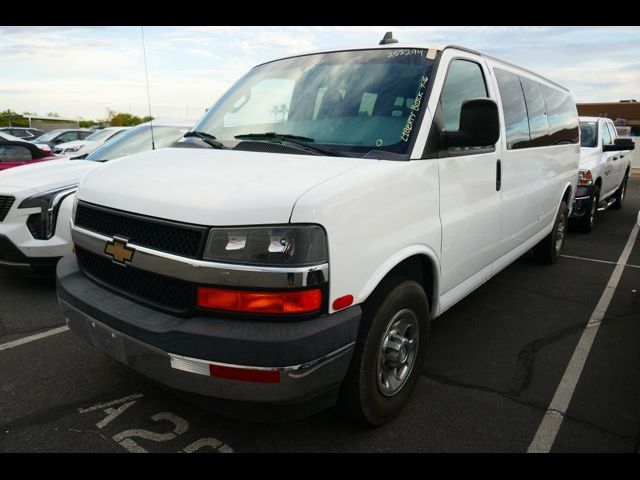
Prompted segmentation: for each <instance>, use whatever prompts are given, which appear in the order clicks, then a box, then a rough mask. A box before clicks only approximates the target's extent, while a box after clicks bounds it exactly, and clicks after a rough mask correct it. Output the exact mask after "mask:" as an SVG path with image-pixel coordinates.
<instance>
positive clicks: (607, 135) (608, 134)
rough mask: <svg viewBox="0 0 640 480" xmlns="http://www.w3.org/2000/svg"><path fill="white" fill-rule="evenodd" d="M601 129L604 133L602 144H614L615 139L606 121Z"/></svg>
mask: <svg viewBox="0 0 640 480" xmlns="http://www.w3.org/2000/svg"><path fill="white" fill-rule="evenodd" d="M602 127H603V128H601V129H600V130H601V131H602V133H601V134H600V135H602V144H603V145H611V144H613V140H612V139H611V131H610V130H609V129H608V128H607V124H606V123H605V124H604V125H603V126H602Z"/></svg>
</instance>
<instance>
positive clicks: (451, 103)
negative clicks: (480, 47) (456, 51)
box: [440, 60, 488, 131]
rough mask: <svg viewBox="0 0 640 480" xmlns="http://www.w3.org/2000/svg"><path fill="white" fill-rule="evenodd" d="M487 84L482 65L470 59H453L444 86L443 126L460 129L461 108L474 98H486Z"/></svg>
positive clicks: (442, 97)
mask: <svg viewBox="0 0 640 480" xmlns="http://www.w3.org/2000/svg"><path fill="white" fill-rule="evenodd" d="M487 96H488V95H487V86H486V84H485V81H484V76H483V75H482V69H481V68H480V65H478V64H477V63H475V62H472V61H469V60H453V61H452V62H451V64H450V65H449V71H448V72H447V78H446V80H445V83H444V85H443V87H442V95H441V96H440V102H441V105H442V115H443V117H442V118H443V122H442V128H443V129H444V130H447V131H458V130H459V129H460V108H461V107H462V104H463V103H464V102H465V101H467V100H471V99H472V98H486V97H487Z"/></svg>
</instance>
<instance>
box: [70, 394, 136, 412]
mask: <svg viewBox="0 0 640 480" xmlns="http://www.w3.org/2000/svg"><path fill="white" fill-rule="evenodd" d="M139 398H142V393H134V394H133V395H128V396H126V397H123V398H119V399H117V400H111V401H110V402H105V403H99V404H98V405H93V406H92V407H88V408H79V409H78V413H87V412H93V411H95V410H102V409H103V408H106V407H110V406H112V405H118V404H120V403H126V402H129V401H131V400H137V399H139Z"/></svg>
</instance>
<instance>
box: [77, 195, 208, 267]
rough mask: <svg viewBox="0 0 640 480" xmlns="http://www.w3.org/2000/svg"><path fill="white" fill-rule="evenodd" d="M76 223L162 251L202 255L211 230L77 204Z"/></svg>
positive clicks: (195, 255) (194, 255) (195, 256)
mask: <svg viewBox="0 0 640 480" xmlns="http://www.w3.org/2000/svg"><path fill="white" fill-rule="evenodd" d="M75 224H76V225H77V226H78V227H82V228H86V229H87V230H92V231H94V232H98V233H101V234H103V235H106V236H108V237H113V236H117V237H122V238H126V239H127V240H128V241H129V242H131V243H134V244H136V245H141V246H144V247H149V248H153V249H154V250H159V251H162V252H169V253H174V254H176V255H182V256H184V257H189V258H200V257H201V256H202V250H203V249H204V242H205V240H206V236H207V233H208V229H207V228H206V227H199V226H193V225H184V224H177V223H172V222H167V221H163V220H157V219H153V218H149V217H142V216H139V215H134V214H130V213H125V212H119V211H116V210H107V209H103V208H95V207H92V206H89V205H86V204H82V203H81V204H78V208H77V210H76V218H75Z"/></svg>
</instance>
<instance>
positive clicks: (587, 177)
mask: <svg viewBox="0 0 640 480" xmlns="http://www.w3.org/2000/svg"><path fill="white" fill-rule="evenodd" d="M592 181H593V177H592V176H591V170H579V171H578V185H591V182H592Z"/></svg>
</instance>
